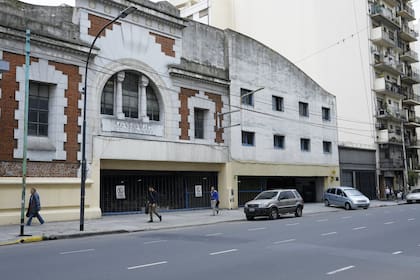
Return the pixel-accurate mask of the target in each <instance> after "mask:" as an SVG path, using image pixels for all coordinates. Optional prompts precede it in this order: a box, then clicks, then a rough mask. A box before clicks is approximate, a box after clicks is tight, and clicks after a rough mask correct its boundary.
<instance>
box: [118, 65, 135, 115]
mask: <svg viewBox="0 0 420 280" xmlns="http://www.w3.org/2000/svg"><path fill="white" fill-rule="evenodd" d="M138 83H139V76H138V75H136V74H135V73H131V72H126V73H125V78H124V81H123V84H122V99H123V106H122V107H123V108H122V109H123V113H124V115H125V117H126V118H138V115H139V108H138V107H139V96H138V88H139V86H138Z"/></svg>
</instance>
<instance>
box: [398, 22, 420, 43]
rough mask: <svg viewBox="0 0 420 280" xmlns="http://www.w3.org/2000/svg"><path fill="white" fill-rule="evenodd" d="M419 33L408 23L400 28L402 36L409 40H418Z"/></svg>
mask: <svg viewBox="0 0 420 280" xmlns="http://www.w3.org/2000/svg"><path fill="white" fill-rule="evenodd" d="M418 36H419V33H418V32H417V31H415V30H414V29H413V28H411V27H409V26H408V25H403V26H402V28H401V29H400V38H401V39H403V40H404V41H407V42H410V43H411V42H415V41H417V37H418Z"/></svg>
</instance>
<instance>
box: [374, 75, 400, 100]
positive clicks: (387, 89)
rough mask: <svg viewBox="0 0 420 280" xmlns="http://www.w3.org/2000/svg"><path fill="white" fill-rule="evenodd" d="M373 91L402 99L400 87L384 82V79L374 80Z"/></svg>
mask: <svg viewBox="0 0 420 280" xmlns="http://www.w3.org/2000/svg"><path fill="white" fill-rule="evenodd" d="M374 90H375V92H376V93H380V94H385V95H388V96H390V97H394V98H403V95H402V90H401V87H400V86H399V85H397V84H396V83H392V82H390V81H387V80H385V78H378V79H376V80H375V85H374Z"/></svg>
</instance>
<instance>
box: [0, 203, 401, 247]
mask: <svg viewBox="0 0 420 280" xmlns="http://www.w3.org/2000/svg"><path fill="white" fill-rule="evenodd" d="M401 203H405V202H401V201H399V202H396V201H378V200H373V201H371V207H384V206H394V205H398V204H401ZM334 211H345V210H344V209H341V208H336V207H325V206H324V204H323V203H307V204H305V208H304V210H303V215H310V214H316V213H323V212H334ZM162 214H163V215H162V216H163V220H162V222H159V219H157V218H156V217H155V218H156V219H155V222H154V223H147V221H148V220H149V216H148V215H145V214H135V215H115V216H104V217H102V218H100V219H95V220H86V221H85V225H84V226H85V230H84V231H83V232H80V231H79V221H78V220H77V221H68V222H51V223H49V222H48V221H46V223H45V224H43V225H39V223H38V220H36V219H34V220H33V223H32V226H30V227H28V226H25V234H30V235H32V237H29V238H28V237H19V236H18V235H19V230H20V225H7V226H0V246H1V245H5V244H15V243H21V242H34V241H41V240H51V239H64V238H75V237H82V236H90V235H102V234H115V233H128V232H137V231H147V230H159V229H171V228H179V227H188V226H199V225H209V224H216V223H223V222H233V221H245V215H244V213H243V209H242V208H240V209H235V210H221V211H220V214H219V215H217V216H211V210H210V209H209V210H192V211H174V212H163V213H162Z"/></svg>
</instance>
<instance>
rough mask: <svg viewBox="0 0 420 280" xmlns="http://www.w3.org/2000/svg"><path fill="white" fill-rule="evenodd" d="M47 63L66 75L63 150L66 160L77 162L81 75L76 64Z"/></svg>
mask: <svg viewBox="0 0 420 280" xmlns="http://www.w3.org/2000/svg"><path fill="white" fill-rule="evenodd" d="M49 64H50V65H52V66H54V67H55V69H57V70H58V71H61V72H63V74H64V75H66V76H67V80H68V85H67V90H66V91H65V93H64V96H65V97H66V98H67V107H66V108H64V114H65V115H66V116H67V124H66V125H64V133H66V136H67V142H65V143H64V150H65V151H66V162H71V163H77V162H78V161H77V152H78V151H79V150H80V144H79V142H78V141H77V135H78V134H79V133H80V126H79V125H78V118H79V117H80V116H81V110H80V109H79V107H78V103H79V100H80V99H81V93H80V91H79V83H81V81H82V76H81V75H80V74H79V67H78V66H75V65H69V64H62V63H57V62H51V61H50V62H49Z"/></svg>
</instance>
